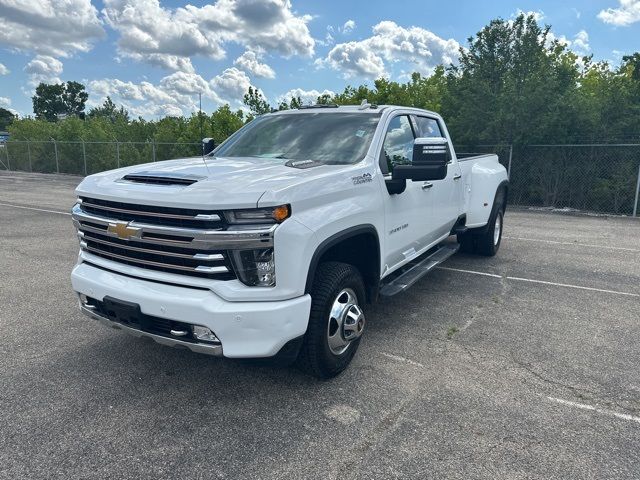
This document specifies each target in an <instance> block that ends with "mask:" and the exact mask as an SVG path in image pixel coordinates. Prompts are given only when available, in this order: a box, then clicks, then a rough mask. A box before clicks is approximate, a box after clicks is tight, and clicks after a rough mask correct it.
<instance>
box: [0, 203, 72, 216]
mask: <svg viewBox="0 0 640 480" xmlns="http://www.w3.org/2000/svg"><path fill="white" fill-rule="evenodd" d="M0 206H3V207H13V208H23V209H24V210H35V211H36V212H47V213H57V214H58V215H71V214H70V213H69V212H59V211H57V210H47V209H46V208H35V207H24V206H22V205H13V204H11V203H2V202H0Z"/></svg>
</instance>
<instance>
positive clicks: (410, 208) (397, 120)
mask: <svg viewBox="0 0 640 480" xmlns="http://www.w3.org/2000/svg"><path fill="white" fill-rule="evenodd" d="M415 138H416V134H415V129H414V125H413V122H412V121H411V118H410V116H409V115H397V116H394V117H392V118H391V119H390V120H389V121H388V123H387V126H386V131H385V137H384V142H383V145H382V149H381V152H380V163H381V165H380V167H381V169H382V171H383V172H386V173H391V172H392V171H393V168H394V167H395V166H396V165H410V164H411V162H412V157H413V141H414V140H415ZM429 185H431V187H432V183H430V182H423V181H416V182H414V181H412V180H407V187H406V190H405V191H404V192H402V193H400V194H393V195H391V194H389V193H388V192H386V191H385V192H384V193H385V194H386V195H388V196H387V197H386V198H385V201H384V205H385V207H384V208H385V225H386V231H385V255H384V273H383V274H385V273H387V272H390V271H391V270H393V269H394V268H397V267H399V266H400V265H402V264H404V263H406V262H407V261H409V260H411V259H413V258H414V257H416V256H417V255H419V254H420V253H421V250H422V249H424V248H425V247H427V246H428V244H429V243H430V242H431V235H430V233H429V218H430V216H431V211H432V195H431V191H430V190H431V187H430V186H429Z"/></svg>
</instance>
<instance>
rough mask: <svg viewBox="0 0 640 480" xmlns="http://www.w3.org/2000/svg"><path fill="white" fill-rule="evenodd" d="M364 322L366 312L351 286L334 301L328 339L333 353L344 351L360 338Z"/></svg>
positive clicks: (330, 315) (337, 353)
mask: <svg viewBox="0 0 640 480" xmlns="http://www.w3.org/2000/svg"><path fill="white" fill-rule="evenodd" d="M364 324H365V320H364V313H363V312H362V309H361V308H360V307H359V306H358V297H357V296H356V294H355V292H354V291H353V290H351V289H350V288H345V289H343V290H341V291H340V293H338V295H337V296H336V299H335V300H334V301H333V305H332V306H331V312H330V313H329V321H328V322H327V341H328V343H329V349H330V350H331V353H333V354H334V355H340V354H342V353H344V352H345V351H346V350H347V349H348V348H349V345H351V342H353V341H354V340H356V339H357V338H360V336H361V335H362V331H363V330H364Z"/></svg>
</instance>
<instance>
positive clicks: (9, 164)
mask: <svg viewBox="0 0 640 480" xmlns="http://www.w3.org/2000/svg"><path fill="white" fill-rule="evenodd" d="M4 151H5V152H6V153H7V170H9V171H10V170H11V161H10V160H9V143H8V142H5V144H4Z"/></svg>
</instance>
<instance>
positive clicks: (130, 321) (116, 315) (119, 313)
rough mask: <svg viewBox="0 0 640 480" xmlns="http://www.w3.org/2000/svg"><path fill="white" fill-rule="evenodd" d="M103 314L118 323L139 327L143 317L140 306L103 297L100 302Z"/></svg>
mask: <svg viewBox="0 0 640 480" xmlns="http://www.w3.org/2000/svg"><path fill="white" fill-rule="evenodd" d="M102 304H103V306H104V310H105V313H106V314H107V315H108V316H109V317H110V318H111V319H112V320H115V321H116V322H118V323H123V324H125V325H136V326H141V325H142V323H143V315H142V311H141V310H140V305H138V304H137V303H133V302H127V301H124V300H120V299H117V298H113V297H108V296H107V297H104V298H103V300H102Z"/></svg>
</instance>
